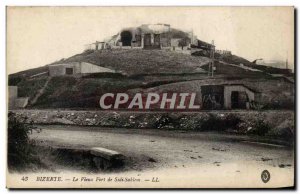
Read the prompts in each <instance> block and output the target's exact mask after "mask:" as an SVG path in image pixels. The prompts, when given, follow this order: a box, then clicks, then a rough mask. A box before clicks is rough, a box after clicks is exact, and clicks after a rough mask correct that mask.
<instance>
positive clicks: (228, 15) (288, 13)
mask: <svg viewBox="0 0 300 194" xmlns="http://www.w3.org/2000/svg"><path fill="white" fill-rule="evenodd" d="M155 23H167V24H171V27H173V28H179V29H182V30H188V31H190V30H193V32H194V34H195V35H196V36H197V37H198V39H200V40H203V41H206V42H211V40H214V42H215V45H216V47H217V49H227V50H231V51H232V53H233V54H236V55H238V56H241V57H244V58H246V59H248V60H250V61H251V60H254V59H257V58H263V59H265V60H283V61H285V60H286V58H288V60H289V62H290V63H291V64H290V68H293V67H292V65H293V63H294V10H293V7H247V8H245V7H244V8H243V7H148V8H146V7H31V8H30V7H9V8H8V9H7V72H8V74H10V73H15V72H18V71H22V70H26V69H30V68H35V67H39V66H43V65H46V64H49V63H51V62H54V61H56V60H60V59H61V58H67V57H70V56H72V55H74V54H78V53H81V52H82V51H83V49H84V45H85V44H88V43H92V42H94V41H96V40H102V39H104V38H107V37H109V36H112V35H114V34H116V33H118V32H119V30H120V29H121V28H123V27H134V26H139V25H141V24H155Z"/></svg>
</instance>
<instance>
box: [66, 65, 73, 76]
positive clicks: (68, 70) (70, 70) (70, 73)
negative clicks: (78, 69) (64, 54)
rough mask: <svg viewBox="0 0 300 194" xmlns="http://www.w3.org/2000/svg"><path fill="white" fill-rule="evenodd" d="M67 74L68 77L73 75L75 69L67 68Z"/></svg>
mask: <svg viewBox="0 0 300 194" xmlns="http://www.w3.org/2000/svg"><path fill="white" fill-rule="evenodd" d="M66 74H67V75H73V68H69V67H67V68H66Z"/></svg>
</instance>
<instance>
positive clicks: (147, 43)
mask: <svg viewBox="0 0 300 194" xmlns="http://www.w3.org/2000/svg"><path fill="white" fill-rule="evenodd" d="M144 47H151V34H145V35H144Z"/></svg>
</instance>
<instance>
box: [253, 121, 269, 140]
mask: <svg viewBox="0 0 300 194" xmlns="http://www.w3.org/2000/svg"><path fill="white" fill-rule="evenodd" d="M270 130H271V126H270V125H269V124H268V123H265V122H264V121H263V120H258V121H257V122H255V123H254V125H253V128H252V129H251V130H250V131H249V132H248V133H249V134H253V135H260V136H264V135H266V134H267V133H268V132H269V131H270Z"/></svg>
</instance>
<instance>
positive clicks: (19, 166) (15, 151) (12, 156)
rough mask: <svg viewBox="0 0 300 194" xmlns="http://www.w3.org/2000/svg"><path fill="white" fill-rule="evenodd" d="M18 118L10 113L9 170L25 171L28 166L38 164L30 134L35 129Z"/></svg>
mask: <svg viewBox="0 0 300 194" xmlns="http://www.w3.org/2000/svg"><path fill="white" fill-rule="evenodd" d="M25 122H26V119H25V120H24V121H20V120H19V119H17V118H16V115H15V114H14V113H11V112H10V113H8V152H7V153H8V156H7V158H8V161H7V162H8V168H9V169H10V170H23V169H24V168H26V167H28V165H30V164H32V163H35V162H37V161H38V160H37V159H36V156H35V154H34V151H33V146H32V144H31V142H30V140H29V137H28V133H29V132H30V131H32V130H33V129H34V127H33V125H32V124H25Z"/></svg>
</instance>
